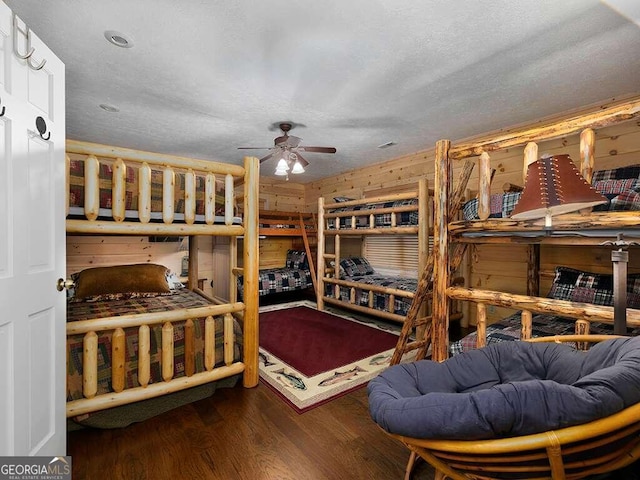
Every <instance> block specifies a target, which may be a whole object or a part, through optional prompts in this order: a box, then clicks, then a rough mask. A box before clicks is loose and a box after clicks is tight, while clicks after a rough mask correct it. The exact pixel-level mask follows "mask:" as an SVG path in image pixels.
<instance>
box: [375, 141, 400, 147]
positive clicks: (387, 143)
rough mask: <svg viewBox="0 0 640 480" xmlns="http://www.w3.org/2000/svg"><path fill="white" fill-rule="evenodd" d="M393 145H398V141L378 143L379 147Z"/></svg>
mask: <svg viewBox="0 0 640 480" xmlns="http://www.w3.org/2000/svg"><path fill="white" fill-rule="evenodd" d="M393 145H396V142H386V143H382V144H380V145H378V148H389V147H392V146H393Z"/></svg>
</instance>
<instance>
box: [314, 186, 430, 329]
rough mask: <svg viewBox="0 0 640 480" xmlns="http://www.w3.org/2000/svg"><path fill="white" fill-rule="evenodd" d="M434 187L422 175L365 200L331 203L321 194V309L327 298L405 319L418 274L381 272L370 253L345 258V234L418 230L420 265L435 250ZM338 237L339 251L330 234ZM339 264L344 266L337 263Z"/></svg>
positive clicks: (344, 305)
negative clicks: (407, 186)
mask: <svg viewBox="0 0 640 480" xmlns="http://www.w3.org/2000/svg"><path fill="white" fill-rule="evenodd" d="M429 199H430V197H429V190H428V188H427V180H426V179H425V178H423V179H421V180H420V181H419V183H418V188H417V189H416V190H412V191H408V192H404V193H397V194H392V195H384V196H378V197H372V198H366V199H361V200H347V201H340V202H338V201H335V202H331V203H325V199H324V198H323V197H320V198H319V199H318V273H317V275H318V280H317V282H316V283H317V289H316V292H317V299H318V300H317V303H318V310H324V307H325V303H327V304H332V305H336V306H338V307H342V308H345V309H348V310H354V311H358V312H361V313H365V314H369V315H373V316H377V317H381V318H384V319H386V320H391V321H395V322H404V321H405V318H406V314H407V311H408V310H409V308H410V306H411V303H412V301H413V298H414V295H415V290H416V286H417V279H412V278H404V277H389V278H388V279H385V278H384V277H383V276H380V275H376V274H375V272H374V270H373V268H372V267H371V266H370V265H369V263H368V261H367V260H366V259H365V258H364V257H352V258H346V259H345V258H342V257H341V248H340V243H341V239H342V238H344V237H349V236H366V235H417V236H418V269H419V270H418V271H422V270H423V269H424V268H425V266H426V264H427V258H428V256H429V225H430V222H429V218H430V215H429V201H430V200H429ZM331 237H333V251H332V252H328V251H327V244H326V242H327V239H329V238H331ZM337 266H339V267H340V268H337Z"/></svg>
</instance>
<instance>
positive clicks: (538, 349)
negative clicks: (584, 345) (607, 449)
mask: <svg viewBox="0 0 640 480" xmlns="http://www.w3.org/2000/svg"><path fill="white" fill-rule="evenodd" d="M368 395H369V411H370V414H371V417H372V419H373V420H374V421H375V422H376V423H377V424H378V425H380V426H381V427H382V428H383V429H385V430H386V431H388V432H390V433H395V434H398V435H404V436H407V437H413V438H429V439H456V440H474V439H490V438H496V437H509V436H519V435H529V434H533V433H539V432H544V431H547V430H554V429H558V428H563V427H568V426H572V425H579V424H583V423H587V422H590V421H592V420H596V419H598V418H603V417H606V416H609V415H611V414H613V413H615V412H618V411H620V410H622V409H624V408H626V407H629V406H631V405H634V404H636V403H638V402H640V337H633V338H617V339H611V340H606V341H604V342H601V343H598V344H596V345H594V346H593V347H592V348H591V349H590V350H589V351H587V352H582V351H576V350H575V349H573V348H572V347H570V346H568V345H563V344H555V343H529V342H503V343H498V344H494V345H490V346H487V347H485V348H482V349H478V350H471V351H468V352H465V353H462V354H460V355H456V356H454V357H452V358H449V359H448V360H446V361H444V362H442V363H437V362H433V361H430V360H421V361H418V362H413V363H407V364H400V365H395V366H392V367H389V368H388V369H387V370H386V371H384V372H383V373H381V374H380V375H378V376H377V377H375V378H374V379H373V380H371V381H370V382H369V385H368Z"/></svg>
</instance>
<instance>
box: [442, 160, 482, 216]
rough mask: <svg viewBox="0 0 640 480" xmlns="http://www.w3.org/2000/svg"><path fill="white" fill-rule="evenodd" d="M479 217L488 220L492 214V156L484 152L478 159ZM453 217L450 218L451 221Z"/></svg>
mask: <svg viewBox="0 0 640 480" xmlns="http://www.w3.org/2000/svg"><path fill="white" fill-rule="evenodd" d="M478 164H479V168H478V217H479V218H480V220H486V219H487V218H489V215H491V205H490V202H491V176H492V173H491V158H490V157H489V154H488V153H487V152H482V155H480V160H479V161H478ZM451 220H453V219H449V221H451Z"/></svg>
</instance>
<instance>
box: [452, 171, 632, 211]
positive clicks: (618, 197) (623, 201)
mask: <svg viewBox="0 0 640 480" xmlns="http://www.w3.org/2000/svg"><path fill="white" fill-rule="evenodd" d="M591 185H592V186H593V188H595V189H596V191H597V192H598V193H600V194H602V195H604V196H605V197H606V198H607V200H609V202H608V203H605V204H603V205H597V206H596V207H594V208H593V211H594V212H607V211H609V212H611V211H622V210H640V165H629V166H627V167H619V168H613V169H610V170H598V171H597V172H594V173H593V178H592V179H591ZM520 195H521V193H520V192H508V193H502V194H494V195H491V214H490V215H489V218H508V217H510V216H511V212H512V211H513V209H514V208H515V206H516V204H517V203H518V200H520ZM463 216H464V219H465V220H477V219H478V218H479V217H478V199H477V198H474V199H472V200H469V201H468V202H467V203H465V205H464V207H463Z"/></svg>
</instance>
